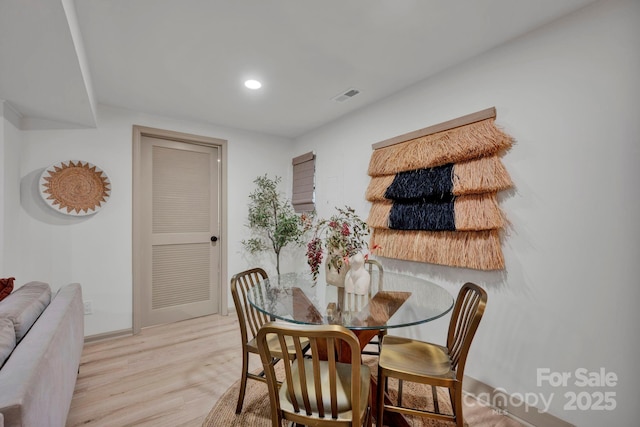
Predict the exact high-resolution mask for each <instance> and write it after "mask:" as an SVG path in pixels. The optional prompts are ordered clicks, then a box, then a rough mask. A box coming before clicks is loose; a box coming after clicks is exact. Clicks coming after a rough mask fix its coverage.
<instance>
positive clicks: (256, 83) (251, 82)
mask: <svg viewBox="0 0 640 427" xmlns="http://www.w3.org/2000/svg"><path fill="white" fill-rule="evenodd" d="M244 85H245V86H246V87H248V88H249V89H260V88H261V87H262V83H260V82H259V81H257V80H247V81H246V82H244Z"/></svg>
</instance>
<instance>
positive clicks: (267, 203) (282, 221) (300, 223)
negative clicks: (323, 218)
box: [242, 175, 309, 275]
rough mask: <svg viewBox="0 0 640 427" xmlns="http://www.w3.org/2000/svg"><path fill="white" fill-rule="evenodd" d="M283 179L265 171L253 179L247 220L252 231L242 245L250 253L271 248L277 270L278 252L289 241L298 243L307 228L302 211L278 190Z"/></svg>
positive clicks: (278, 264)
mask: <svg viewBox="0 0 640 427" xmlns="http://www.w3.org/2000/svg"><path fill="white" fill-rule="evenodd" d="M281 180H282V179H281V178H280V177H278V176H276V177H275V178H274V179H271V178H269V177H268V176H267V175H264V176H259V177H257V178H256V179H255V180H254V181H253V182H254V183H255V184H256V189H255V191H254V192H253V193H251V194H250V195H249V200H250V202H249V224H248V225H247V226H248V227H249V228H250V229H251V232H252V234H253V237H251V238H250V239H248V240H243V241H242V245H243V246H244V248H245V249H246V250H247V251H249V252H250V253H256V252H262V251H273V252H274V253H275V255H276V271H277V272H278V275H279V274H280V252H281V251H282V249H283V248H284V247H285V246H287V245H288V244H297V245H300V244H302V243H303V241H302V236H303V235H304V233H305V231H306V230H307V229H308V227H309V225H307V222H308V221H307V219H306V217H305V215H298V214H297V213H295V211H294V209H293V206H292V205H291V202H290V201H289V200H288V199H286V198H285V197H284V196H283V194H282V193H280V192H279V191H278V184H279V183H280V181H281Z"/></svg>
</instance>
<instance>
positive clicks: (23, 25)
mask: <svg viewBox="0 0 640 427" xmlns="http://www.w3.org/2000/svg"><path fill="white" fill-rule="evenodd" d="M593 2H594V0H563V1H558V0H536V1H531V0H475V1H445V0H394V1H391V0H349V1H344V0H324V1H317V0H316V1H312V0H269V1H265V0H235V1H228V0H128V1H125V0H81V1H75V2H74V1H73V0H0V99H3V100H5V101H7V102H8V104H9V105H10V106H11V108H12V109H13V110H15V112H16V113H18V115H19V117H20V116H21V117H22V123H23V127H25V128H29V127H39V128H43V127H45V128H46V127H94V126H96V123H97V118H96V105H97V104H104V105H110V106H114V107H120V108H126V109H131V110H135V111H140V112H146V113H152V114H157V115H162V116H168V117H173V118H180V119H188V120H192V121H202V122H207V123H213V124H216V125H221V126H228V127H233V128H239V129H245V130H251V131H256V132H262V133H267V134H271V135H277V136H283V137H289V138H295V137H297V136H300V135H303V134H304V133H306V132H309V131H311V130H313V129H315V128H317V127H319V126H321V125H323V124H326V123H329V122H331V121H333V120H336V119H338V118H340V117H342V116H344V115H346V114H348V113H350V112H352V111H355V110H357V109H359V108H362V107H364V106H366V105H368V104H371V103H373V102H375V101H378V100H380V99H382V98H385V97H387V96H389V95H391V94H393V93H396V92H398V91H400V90H402V89H405V88H407V87H409V86H410V85H412V84H414V83H417V82H419V81H421V80H424V79H426V78H428V77H429V76H431V75H433V74H435V73H438V72H440V71H442V70H444V69H446V68H448V67H451V66H453V65H455V64H458V63H460V62H462V61H465V60H466V59H469V58H471V57H473V56H475V55H478V54H480V53H482V52H484V51H487V50H489V49H491V48H493V47H495V46H497V45H500V44H502V43H505V42H507V41H509V40H512V39H514V38H516V37H518V36H520V35H522V34H524V33H526V32H529V31H531V30H533V29H535V28H538V27H540V26H542V25H544V24H546V23H548V22H550V21H552V20H554V19H557V18H559V17H561V16H563V15H566V14H568V13H570V12H572V11H574V10H576V9H578V8H580V7H583V6H585V5H586V4H589V3H593ZM248 78H256V79H258V80H260V81H262V83H263V87H262V89H260V90H257V91H251V90H249V89H246V88H245V87H244V86H243V82H244V80H246V79H248ZM352 88H354V89H357V90H358V91H360V93H359V94H358V95H356V96H354V97H353V98H350V99H348V100H346V101H344V102H337V101H335V100H334V99H333V98H335V97H336V96H338V95H340V94H342V93H344V92H345V91H347V90H349V89H352Z"/></svg>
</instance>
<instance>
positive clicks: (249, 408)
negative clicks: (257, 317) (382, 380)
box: [202, 357, 522, 427]
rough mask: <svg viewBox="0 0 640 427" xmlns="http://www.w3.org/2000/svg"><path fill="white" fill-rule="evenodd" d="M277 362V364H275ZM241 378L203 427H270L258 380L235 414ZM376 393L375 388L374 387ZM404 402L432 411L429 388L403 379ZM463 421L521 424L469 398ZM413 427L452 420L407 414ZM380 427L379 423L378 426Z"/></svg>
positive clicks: (446, 407) (445, 406)
mask: <svg viewBox="0 0 640 427" xmlns="http://www.w3.org/2000/svg"><path fill="white" fill-rule="evenodd" d="M376 360H377V359H376V358H375V357H367V358H365V359H364V361H365V363H366V364H367V365H369V367H370V368H371V372H373V373H374V375H375V373H376V372H377V364H376ZM278 365H280V364H278ZM278 365H277V366H278ZM276 375H277V376H278V378H281V377H282V371H280V372H278V370H277V369H276ZM239 388H240V381H237V382H236V383H234V384H233V385H232V386H231V387H230V388H229V389H228V390H227V391H226V392H225V393H224V394H223V395H222V397H220V399H219V400H218V402H217V403H216V404H215V405H214V407H213V408H212V409H211V411H210V412H209V414H208V415H207V417H206V418H205V420H204V422H203V424H202V427H223V426H224V427H245V426H251V427H270V426H271V412H270V407H269V395H268V391H267V385H266V384H264V383H260V382H258V381H253V380H249V381H247V391H246V394H245V398H244V405H243V406H242V413H240V414H236V413H235V410H236V403H237V399H238V392H239ZM374 393H375V390H374ZM389 394H390V396H391V399H392V401H395V399H396V396H397V382H395V381H394V380H390V381H389ZM448 400H449V399H448V392H447V390H445V389H438V401H439V405H440V411H441V412H446V413H451V405H450V404H449V402H448ZM403 404H404V405H409V406H415V407H418V408H426V409H430V410H433V399H432V397H431V390H430V389H429V388H428V387H426V386H423V385H421V384H414V383H408V382H405V383H404V385H403ZM463 405H464V415H465V421H466V422H467V424H468V425H469V426H471V427H489V426H491V427H496V426H500V427H520V426H522V425H521V424H520V423H518V422H516V421H515V420H513V419H510V418H508V417H506V416H505V415H503V414H500V413H497V412H496V411H493V410H492V409H491V408H489V407H485V406H482V405H481V404H480V403H477V402H476V401H474V400H473V399H471V398H465V399H463ZM407 418H408V419H409V422H410V424H411V425H412V426H413V427H423V426H437V427H451V426H454V424H453V423H450V422H446V421H436V420H429V419H425V418H417V417H407ZM378 427H379V426H378Z"/></svg>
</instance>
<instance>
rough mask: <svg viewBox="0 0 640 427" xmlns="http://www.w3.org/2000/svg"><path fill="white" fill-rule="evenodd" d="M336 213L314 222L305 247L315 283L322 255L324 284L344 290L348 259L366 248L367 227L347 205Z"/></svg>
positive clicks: (337, 209)
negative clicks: (324, 270)
mask: <svg viewBox="0 0 640 427" xmlns="http://www.w3.org/2000/svg"><path fill="white" fill-rule="evenodd" d="M336 211H337V213H335V214H334V215H332V216H331V217H330V218H328V219H318V220H317V221H316V222H315V225H314V226H313V228H312V230H313V237H312V238H311V240H310V241H309V243H308V244H307V263H308V264H309V267H310V268H311V274H312V276H313V279H314V281H315V280H317V278H318V274H319V272H320V265H321V264H322V261H323V259H324V258H325V254H326V260H325V269H326V281H327V283H329V284H332V285H335V286H338V287H344V280H345V276H346V274H347V271H348V270H349V259H350V258H351V257H352V256H354V255H355V254H357V253H359V252H363V251H364V250H365V249H367V248H368V245H369V243H368V240H367V237H368V236H369V227H368V225H367V223H366V222H364V221H363V220H362V219H361V218H360V217H359V216H358V215H357V214H356V213H355V210H354V209H353V208H351V207H349V206H345V207H344V208H336Z"/></svg>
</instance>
